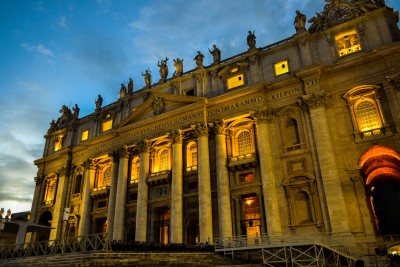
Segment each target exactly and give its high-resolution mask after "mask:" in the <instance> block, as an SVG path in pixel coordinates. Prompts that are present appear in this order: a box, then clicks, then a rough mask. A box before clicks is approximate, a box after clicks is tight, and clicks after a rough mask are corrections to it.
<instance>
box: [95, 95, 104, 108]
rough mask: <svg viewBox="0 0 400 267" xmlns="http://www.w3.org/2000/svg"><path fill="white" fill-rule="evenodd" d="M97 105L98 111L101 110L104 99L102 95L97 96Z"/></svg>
mask: <svg viewBox="0 0 400 267" xmlns="http://www.w3.org/2000/svg"><path fill="white" fill-rule="evenodd" d="M95 103H96V110H100V109H101V105H102V104H103V98H102V97H101V95H98V96H97V100H95Z"/></svg>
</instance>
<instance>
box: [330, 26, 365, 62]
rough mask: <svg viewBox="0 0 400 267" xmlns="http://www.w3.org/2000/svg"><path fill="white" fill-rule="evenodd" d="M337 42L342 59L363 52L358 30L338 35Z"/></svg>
mask: <svg viewBox="0 0 400 267" xmlns="http://www.w3.org/2000/svg"><path fill="white" fill-rule="evenodd" d="M335 42H336V47H337V50H338V53H339V56H341V57H343V56H345V55H348V54H351V53H354V52H357V51H360V50H361V46H360V42H359V41H358V36H357V32H356V30H351V31H347V32H343V33H341V34H338V35H336V36H335Z"/></svg>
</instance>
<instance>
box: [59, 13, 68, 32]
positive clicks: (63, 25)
mask: <svg viewBox="0 0 400 267" xmlns="http://www.w3.org/2000/svg"><path fill="white" fill-rule="evenodd" d="M58 26H60V27H61V28H64V29H68V25H67V18H66V17H64V16H61V17H60V18H59V19H58Z"/></svg>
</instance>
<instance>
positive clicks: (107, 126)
mask: <svg viewBox="0 0 400 267" xmlns="http://www.w3.org/2000/svg"><path fill="white" fill-rule="evenodd" d="M112 122H113V121H112V120H108V121H104V122H103V132H105V131H108V130H111V129H112Z"/></svg>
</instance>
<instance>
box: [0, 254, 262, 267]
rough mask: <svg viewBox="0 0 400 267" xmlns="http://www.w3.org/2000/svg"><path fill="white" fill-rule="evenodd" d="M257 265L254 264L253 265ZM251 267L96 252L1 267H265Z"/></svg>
mask: <svg viewBox="0 0 400 267" xmlns="http://www.w3.org/2000/svg"><path fill="white" fill-rule="evenodd" d="M252 263H254V262H252ZM261 263H262V261H261V262H260V263H259V264H258V263H257V264H249V263H248V262H246V259H244V258H243V259H241V260H240V259H237V260H235V261H232V260H231V259H230V258H226V257H224V256H221V255H219V254H216V253H213V252H182V253H181V252H177V253H163V252H157V253H152V252H148V253H132V252H126V253H124V252H101V253H100V252H92V253H88V252H86V253H68V254H63V255H52V256H34V257H25V258H15V259H5V260H0V267H3V266H10V267H25V266H30V267H47V266H49V267H50V266H51V267H57V266H59V267H89V266H90V267H92V266H113V267H117V266H124V267H133V266H169V267H173V266H175V267H183V266H185V267H196V266H198V267H200V266H201V267H207V266H210V267H211V266H213V267H215V266H235V267H236V266H248V267H258V266H262V264H261Z"/></svg>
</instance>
